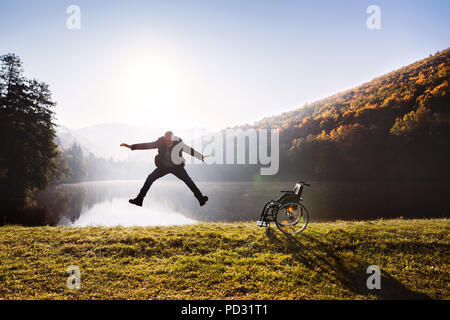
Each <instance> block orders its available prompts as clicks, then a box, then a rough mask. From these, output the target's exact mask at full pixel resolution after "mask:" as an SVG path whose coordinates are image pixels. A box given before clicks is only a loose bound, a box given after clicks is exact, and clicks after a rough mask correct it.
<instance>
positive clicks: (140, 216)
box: [58, 198, 195, 227]
mask: <svg viewBox="0 0 450 320" xmlns="http://www.w3.org/2000/svg"><path fill="white" fill-rule="evenodd" d="M191 223H195V220H192V219H189V218H187V217H185V216H183V215H181V214H179V213H174V212H172V211H171V210H169V209H167V208H164V207H163V206H155V205H152V206H150V207H147V206H146V207H144V208H140V207H137V206H132V205H130V204H129V203H128V199H126V198H114V199H112V200H110V201H108V200H107V201H104V202H100V203H97V204H95V205H94V206H93V207H91V208H86V210H84V211H82V212H81V214H80V217H79V218H78V219H77V220H75V222H73V223H72V222H71V221H70V219H69V218H68V217H63V218H62V219H61V220H60V221H59V223H58V225H68V226H73V227H86V226H108V227H110V226H123V227H129V226H168V225H181V224H191Z"/></svg>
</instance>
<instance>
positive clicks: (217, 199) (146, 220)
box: [35, 178, 450, 227]
mask: <svg viewBox="0 0 450 320" xmlns="http://www.w3.org/2000/svg"><path fill="white" fill-rule="evenodd" d="M142 184H143V180H142V181H105V182H85V183H78V184H68V185H61V186H58V187H54V188H50V189H47V190H43V191H39V192H37V193H36V194H35V199H36V200H37V203H38V204H39V205H40V206H42V207H45V208H46V211H47V212H48V213H47V215H46V217H45V219H46V221H45V224H49V225H65V226H80V227H84V226H167V225H182V224H191V223H196V222H198V221H211V222H216V221H225V222H231V221H256V220H258V218H259V215H260V210H261V208H262V206H263V205H264V203H265V202H266V201H268V200H271V199H276V198H277V197H278V196H279V195H280V193H279V191H280V190H287V189H292V188H293V186H294V184H295V181H287V182H286V181H285V182H256V181H253V182H201V181H200V182H198V183H197V185H198V186H199V188H200V190H202V192H203V193H204V194H206V195H207V196H208V197H209V201H208V203H207V205H206V206H204V207H200V206H199V205H198V202H197V200H196V199H195V198H194V196H193V194H192V193H191V191H190V190H189V189H188V188H187V186H186V185H185V184H184V183H183V182H181V181H178V180H170V179H166V178H164V179H161V180H158V181H156V182H155V183H154V184H153V186H152V187H151V189H150V191H149V193H148V195H147V197H146V199H145V201H144V205H143V207H142V208H141V207H137V206H134V205H131V204H129V203H128V199H130V198H134V197H135V196H136V195H137V193H138V192H139V189H140V188H141V186H142ZM449 191H450V188H449V187H448V186H447V184H445V183H439V182H427V183H424V182H348V181H347V182H343V181H333V182H330V181H320V182H314V181H313V182H312V188H305V192H304V194H303V198H304V204H305V205H306V207H307V208H308V211H309V214H310V218H311V220H312V221H326V220H336V219H347V220H348V219H357V220H362V219H374V218H392V217H401V216H402V217H444V216H446V217H447V216H449V211H448V208H449V207H450V200H449V199H450V198H449V197H448V196H447V195H448V194H449Z"/></svg>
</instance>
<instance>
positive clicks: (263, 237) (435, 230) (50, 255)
mask: <svg viewBox="0 0 450 320" xmlns="http://www.w3.org/2000/svg"><path fill="white" fill-rule="evenodd" d="M449 231H450V220H448V219H423V220H403V219H396V220H374V221H366V222H335V223H315V224H310V225H309V226H308V228H307V229H306V230H305V232H303V233H302V234H300V235H297V236H293V237H289V236H285V235H283V234H282V233H280V232H279V231H278V230H277V229H276V227H274V226H272V228H271V231H270V232H266V231H265V229H264V228H259V227H257V226H256V225H255V224H254V223H253V222H251V223H250V222H249V223H202V224H194V225H186V226H173V227H134V228H120V227H117V228H106V227H90V228H70V227H34V228H29V227H20V226H5V227H0V262H1V264H0V299H449V298H450V259H449V257H450V238H449ZM70 265H77V266H79V267H80V269H81V289H79V290H77V289H73V290H69V289H67V288H66V281H67V277H68V274H66V269H67V267H68V266H70ZM369 265H378V266H379V267H380V268H381V270H382V277H381V290H368V289H367V286H366V279H367V277H368V276H369V275H368V274H367V273H366V268H367V267H368V266H369Z"/></svg>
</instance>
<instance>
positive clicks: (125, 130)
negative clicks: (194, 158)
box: [57, 123, 209, 161]
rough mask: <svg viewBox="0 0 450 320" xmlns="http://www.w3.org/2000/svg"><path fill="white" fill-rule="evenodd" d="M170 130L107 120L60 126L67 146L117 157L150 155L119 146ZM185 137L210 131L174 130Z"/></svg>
mask: <svg viewBox="0 0 450 320" xmlns="http://www.w3.org/2000/svg"><path fill="white" fill-rule="evenodd" d="M165 131H166V129H164V128H157V127H151V128H149V127H145V126H135V125H128V124H122V123H103V124H98V125H94V126H88V127H83V128H77V129H69V128H66V127H64V126H59V127H58V130H57V136H58V139H59V141H60V145H61V146H62V147H63V148H68V147H70V146H71V145H72V144H73V143H74V142H75V143H78V144H80V145H81V147H82V149H83V151H84V152H85V153H86V154H89V152H92V153H93V154H94V155H96V156H97V157H101V158H105V159H109V158H113V159H114V160H116V161H117V160H127V159H130V158H132V159H133V160H145V161H148V158H149V157H148V154H143V153H140V154H138V153H135V154H133V155H131V154H130V153H129V152H126V151H127V150H125V149H124V148H120V147H119V145H120V143H122V142H125V143H129V144H132V143H139V142H148V141H153V140H155V139H157V138H158V137H160V136H161V135H163V134H164V132H165ZM174 133H175V134H176V135H179V136H181V137H183V138H184V139H188V140H189V139H192V138H196V137H199V136H201V135H204V134H207V133H209V131H208V130H207V129H205V128H200V127H198V128H197V127H196V128H190V129H183V130H178V131H176V132H174Z"/></svg>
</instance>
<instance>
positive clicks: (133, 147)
mask: <svg viewBox="0 0 450 320" xmlns="http://www.w3.org/2000/svg"><path fill="white" fill-rule="evenodd" d="M120 146H121V147H126V148H129V149H131V150H148V149H156V148H158V140H156V141H153V142H146V143H136V144H132V145H131V146H130V145H128V144H126V143H122V144H121V145H120Z"/></svg>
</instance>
